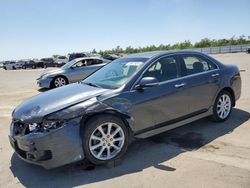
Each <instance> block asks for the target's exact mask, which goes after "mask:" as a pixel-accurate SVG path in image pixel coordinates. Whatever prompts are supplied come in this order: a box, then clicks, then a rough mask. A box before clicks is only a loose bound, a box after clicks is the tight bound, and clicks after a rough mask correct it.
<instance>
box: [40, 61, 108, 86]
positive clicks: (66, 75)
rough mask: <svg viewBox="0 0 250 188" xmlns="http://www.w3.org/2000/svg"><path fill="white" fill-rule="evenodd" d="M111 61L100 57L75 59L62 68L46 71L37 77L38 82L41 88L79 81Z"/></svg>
mask: <svg viewBox="0 0 250 188" xmlns="http://www.w3.org/2000/svg"><path fill="white" fill-rule="evenodd" d="M109 62H110V61H109V60H106V59H103V58H99V57H85V58H78V59H74V60H72V61H70V62H68V63H67V64H65V65H64V66H62V67H61V68H51V69H48V70H46V71H44V72H43V73H42V74H41V75H40V77H39V78H38V79H37V84H38V85H39V87H41V88H56V87H61V86H64V85H67V84H70V83H74V82H78V81H80V80H82V79H84V78H86V77H87V76H89V75H90V74H91V73H93V72H95V71H96V70H98V69H99V68H101V67H103V66H104V65H106V64H107V63H109Z"/></svg>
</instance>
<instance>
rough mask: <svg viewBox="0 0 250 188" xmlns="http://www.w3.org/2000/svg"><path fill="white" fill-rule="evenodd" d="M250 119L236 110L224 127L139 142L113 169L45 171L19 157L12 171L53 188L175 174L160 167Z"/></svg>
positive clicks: (201, 124) (194, 127) (202, 124)
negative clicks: (147, 172)
mask: <svg viewBox="0 0 250 188" xmlns="http://www.w3.org/2000/svg"><path fill="white" fill-rule="evenodd" d="M249 118H250V114H249V113H248V112H246V111H243V110H240V109H237V108H235V109H233V111H232V114H231V116H230V118H229V119H228V120H227V121H225V122H223V123H214V122H210V121H208V120H207V119H206V118H205V119H202V120H198V121H196V122H193V123H190V124H188V125H186V126H183V127H180V128H176V129H173V130H171V131H168V132H165V133H162V134H160V135H157V136H154V137H151V138H147V139H140V140H137V141H135V142H133V143H132V144H131V146H130V147H129V149H128V152H127V154H126V156H125V157H124V159H123V160H122V163H121V164H120V165H119V166H116V167H115V168H112V169H110V168H107V167H105V166H98V167H96V168H89V171H87V170H83V167H82V166H78V165H74V164H73V165H68V166H65V167H61V168H57V169H52V170H45V169H43V168H41V167H39V166H35V165H31V164H28V163H26V162H23V161H22V160H21V159H19V158H18V157H17V155H16V154H13V155H12V158H11V166H10V169H11V171H12V173H13V175H14V176H15V177H16V178H18V180H19V181H20V183H21V184H23V185H24V186H25V187H51V183H53V187H75V186H80V185H86V184H91V183H94V182H99V181H103V180H108V179H112V178H116V177H120V176H123V175H127V174H132V173H136V172H140V171H142V170H143V169H146V168H149V167H154V168H157V169H160V170H162V171H165V172H166V173H172V172H174V171H175V170H176V169H175V168H173V167H171V166H166V165H163V164H161V163H163V162H166V161H168V160H170V159H172V158H174V157H176V156H178V155H180V154H181V153H183V152H186V151H190V150H197V149H199V148H201V147H203V146H204V145H206V144H208V143H210V142H211V141H213V140H214V139H216V138H218V137H221V136H223V135H225V134H230V133H232V132H233V131H234V129H235V128H237V127H239V126H240V125H242V124H243V123H244V122H246V121H248V120H249ZM90 169H94V170H91V171H90Z"/></svg>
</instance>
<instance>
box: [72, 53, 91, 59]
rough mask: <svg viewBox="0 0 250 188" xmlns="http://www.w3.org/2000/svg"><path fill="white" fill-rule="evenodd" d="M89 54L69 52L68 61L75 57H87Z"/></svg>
mask: <svg viewBox="0 0 250 188" xmlns="http://www.w3.org/2000/svg"><path fill="white" fill-rule="evenodd" d="M88 56H89V55H88V54H87V53H71V54H69V61H72V60H74V59H77V58H81V57H88Z"/></svg>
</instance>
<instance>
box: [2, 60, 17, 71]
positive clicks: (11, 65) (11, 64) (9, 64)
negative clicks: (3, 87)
mask: <svg viewBox="0 0 250 188" xmlns="http://www.w3.org/2000/svg"><path fill="white" fill-rule="evenodd" d="M15 64H16V62H15V61H5V62H4V64H3V69H5V70H15V69H16V67H15Z"/></svg>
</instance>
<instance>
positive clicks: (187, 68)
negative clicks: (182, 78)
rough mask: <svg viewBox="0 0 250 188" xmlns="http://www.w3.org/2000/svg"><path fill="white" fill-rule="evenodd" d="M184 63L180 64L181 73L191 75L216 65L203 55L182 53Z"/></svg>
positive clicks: (211, 68)
mask: <svg viewBox="0 0 250 188" xmlns="http://www.w3.org/2000/svg"><path fill="white" fill-rule="evenodd" d="M182 57H183V62H184V65H183V66H182V73H183V75H191V74H196V73H201V72H205V71H209V70H213V69H216V66H215V65H214V64H213V63H211V62H210V61H208V60H206V59H205V58H203V57H200V56H196V55H183V56H182Z"/></svg>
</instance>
